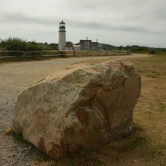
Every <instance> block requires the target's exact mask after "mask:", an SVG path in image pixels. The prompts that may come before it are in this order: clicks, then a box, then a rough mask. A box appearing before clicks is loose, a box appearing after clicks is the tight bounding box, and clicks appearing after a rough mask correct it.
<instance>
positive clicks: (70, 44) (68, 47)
mask: <svg viewBox="0 0 166 166" xmlns="http://www.w3.org/2000/svg"><path fill="white" fill-rule="evenodd" d="M64 49H65V50H73V43H72V42H66V45H65V47H64Z"/></svg>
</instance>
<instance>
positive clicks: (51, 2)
mask: <svg viewBox="0 0 166 166" xmlns="http://www.w3.org/2000/svg"><path fill="white" fill-rule="evenodd" d="M62 20H63V21H64V22H65V23H66V30H67V33H66V37H67V41H72V42H73V43H77V42H79V40H80V39H86V37H88V39H91V40H92V41H96V39H98V41H99V42H100V43H108V44H112V45H116V46H120V45H123V46H126V45H142V46H151V47H166V0H0V38H1V39H6V38H8V37H20V38H23V39H27V40H30V41H31V40H36V41H37V42H48V43H50V42H51V43H58V28H59V22H60V21H62Z"/></svg>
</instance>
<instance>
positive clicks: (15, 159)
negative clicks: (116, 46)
mask: <svg viewBox="0 0 166 166" xmlns="http://www.w3.org/2000/svg"><path fill="white" fill-rule="evenodd" d="M146 56H147V55H146ZM133 57H134V58H137V57H142V55H133V56H125V57H124V56H123V59H124V58H125V59H126V58H127V59H131V58H133ZM103 58H104V59H105V58H108V59H115V58H116V59H117V58H122V57H120V56H118V57H81V58H64V59H60V58H59V59H53V60H45V61H32V62H17V63H4V64H0V166H31V165H33V164H32V163H33V161H34V160H35V159H34V157H35V156H36V155H35V154H36V150H34V148H32V146H30V145H24V144H21V143H16V142H14V141H13V138H12V136H7V135H5V134H4V131H5V130H6V129H7V128H8V127H9V126H11V122H12V118H13V113H14V107H15V103H16V100H17V96H18V94H19V93H20V91H22V90H24V89H25V88H26V87H28V86H30V85H31V84H33V83H35V82H37V81H38V80H41V79H42V78H43V77H45V76H47V75H48V74H49V73H52V72H53V71H55V70H60V69H61V68H64V67H67V66H69V65H71V64H73V63H78V62H81V61H86V60H92V59H103Z"/></svg>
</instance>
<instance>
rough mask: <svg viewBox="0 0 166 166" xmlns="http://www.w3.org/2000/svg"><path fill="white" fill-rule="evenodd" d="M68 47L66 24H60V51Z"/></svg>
mask: <svg viewBox="0 0 166 166" xmlns="http://www.w3.org/2000/svg"><path fill="white" fill-rule="evenodd" d="M65 45H66V28H65V23H64V22H63V21H62V22H60V23H59V50H63V49H64V48H65Z"/></svg>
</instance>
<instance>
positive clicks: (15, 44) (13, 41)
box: [1, 37, 26, 51]
mask: <svg viewBox="0 0 166 166" xmlns="http://www.w3.org/2000/svg"><path fill="white" fill-rule="evenodd" d="M1 46H2V47H3V48H4V49H5V50H14V51H16V50H20V51H25V50H26V41H25V40H23V39H20V38H16V37H15V38H11V37H9V38H8V39H5V40H1Z"/></svg>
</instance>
